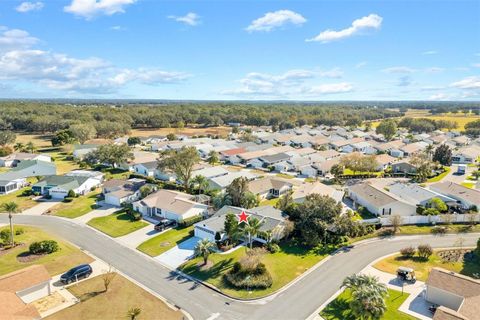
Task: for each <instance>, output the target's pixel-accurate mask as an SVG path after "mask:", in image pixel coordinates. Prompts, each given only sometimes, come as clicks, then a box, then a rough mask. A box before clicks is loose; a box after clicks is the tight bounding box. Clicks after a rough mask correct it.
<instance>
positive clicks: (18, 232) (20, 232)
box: [15, 228, 25, 236]
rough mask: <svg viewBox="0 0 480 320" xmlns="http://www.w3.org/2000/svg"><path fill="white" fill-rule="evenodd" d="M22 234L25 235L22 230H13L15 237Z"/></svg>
mask: <svg viewBox="0 0 480 320" xmlns="http://www.w3.org/2000/svg"><path fill="white" fill-rule="evenodd" d="M24 233H25V231H24V230H23V229H22V228H18V229H15V235H16V236H19V235H22V234H24Z"/></svg>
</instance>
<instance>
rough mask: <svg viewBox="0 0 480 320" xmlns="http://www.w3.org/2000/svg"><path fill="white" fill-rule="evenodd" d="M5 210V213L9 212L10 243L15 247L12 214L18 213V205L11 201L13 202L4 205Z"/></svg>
mask: <svg viewBox="0 0 480 320" xmlns="http://www.w3.org/2000/svg"><path fill="white" fill-rule="evenodd" d="M3 209H4V210H5V211H7V212H8V219H9V220H10V241H11V243H10V244H11V245H12V247H13V245H14V244H15V242H14V241H13V223H12V213H15V212H17V210H18V204H16V203H15V202H13V201H11V202H7V203H5V204H4V205H3Z"/></svg>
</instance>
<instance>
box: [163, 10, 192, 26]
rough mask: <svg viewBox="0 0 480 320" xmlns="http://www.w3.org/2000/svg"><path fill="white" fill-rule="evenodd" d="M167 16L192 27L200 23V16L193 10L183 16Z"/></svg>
mask: <svg viewBox="0 0 480 320" xmlns="http://www.w3.org/2000/svg"><path fill="white" fill-rule="evenodd" d="M167 18H169V19H173V20H175V21H177V22H181V23H184V24H186V25H189V26H192V27H193V26H196V25H198V24H200V16H199V15H198V14H196V13H194V12H189V13H187V14H186V15H184V16H168V17H167Z"/></svg>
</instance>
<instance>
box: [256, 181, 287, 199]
mask: <svg viewBox="0 0 480 320" xmlns="http://www.w3.org/2000/svg"><path fill="white" fill-rule="evenodd" d="M292 187H293V185H292V184H291V183H290V182H287V181H285V180H282V179H275V178H271V177H266V178H262V179H258V180H253V181H250V182H249V183H248V190H249V191H250V192H252V193H253V194H256V195H259V196H260V197H261V198H262V199H267V198H268V199H270V198H278V197H280V196H281V195H283V194H285V193H286V192H288V191H289V190H292Z"/></svg>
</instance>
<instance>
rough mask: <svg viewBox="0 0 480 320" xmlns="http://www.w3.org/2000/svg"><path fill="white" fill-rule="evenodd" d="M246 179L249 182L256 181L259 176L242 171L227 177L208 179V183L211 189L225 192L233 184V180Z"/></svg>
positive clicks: (231, 173)
mask: <svg viewBox="0 0 480 320" xmlns="http://www.w3.org/2000/svg"><path fill="white" fill-rule="evenodd" d="M240 177H244V178H246V179H247V180H250V181H251V180H254V179H256V178H257V177H258V175H256V174H254V173H252V172H251V171H249V170H241V171H234V172H229V173H228V174H226V175H223V176H219V177H215V178H211V179H208V183H209V186H210V189H213V190H215V189H217V190H224V189H225V188H226V187H228V186H229V185H230V183H232V181H233V180H235V179H237V178H240Z"/></svg>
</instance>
